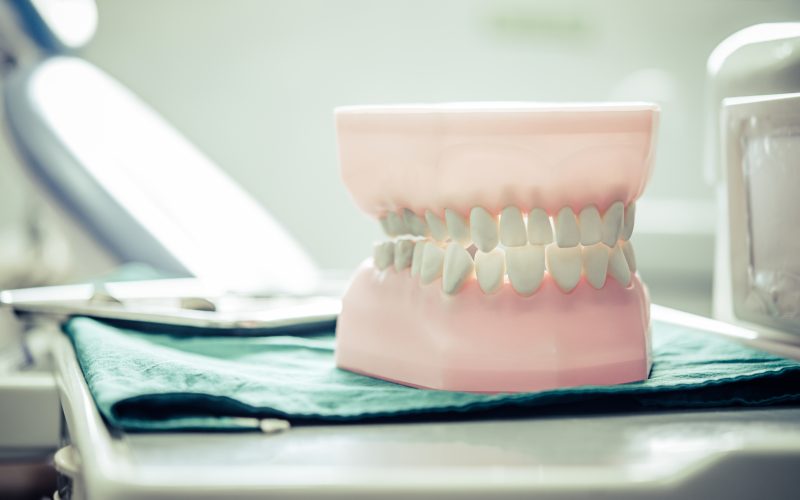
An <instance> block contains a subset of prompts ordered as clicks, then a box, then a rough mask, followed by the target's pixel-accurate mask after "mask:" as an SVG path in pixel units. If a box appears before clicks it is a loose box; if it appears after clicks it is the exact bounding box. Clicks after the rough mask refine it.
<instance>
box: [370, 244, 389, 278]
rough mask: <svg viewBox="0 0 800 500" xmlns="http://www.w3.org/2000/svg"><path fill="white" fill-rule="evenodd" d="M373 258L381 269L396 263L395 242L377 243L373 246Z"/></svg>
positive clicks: (376, 265)
mask: <svg viewBox="0 0 800 500" xmlns="http://www.w3.org/2000/svg"><path fill="white" fill-rule="evenodd" d="M372 260H373V261H374V262H375V267H377V268H378V269H380V270H381V271H383V270H384V269H386V268H387V267H389V266H390V265H392V264H393V263H394V243H392V242H391V241H384V242H383V243H376V244H375V246H374V247H373V254H372Z"/></svg>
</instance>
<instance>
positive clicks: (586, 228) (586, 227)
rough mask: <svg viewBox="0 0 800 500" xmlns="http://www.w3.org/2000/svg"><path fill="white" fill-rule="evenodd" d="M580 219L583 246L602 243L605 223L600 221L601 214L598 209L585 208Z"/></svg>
mask: <svg viewBox="0 0 800 500" xmlns="http://www.w3.org/2000/svg"><path fill="white" fill-rule="evenodd" d="M578 218H579V219H580V226H581V245H594V244H595V243H600V238H601V237H602V231H603V221H602V220H600V212H598V211H597V207H596V206H594V205H590V206H588V207H584V209H583V210H581V213H580V215H579V216H578Z"/></svg>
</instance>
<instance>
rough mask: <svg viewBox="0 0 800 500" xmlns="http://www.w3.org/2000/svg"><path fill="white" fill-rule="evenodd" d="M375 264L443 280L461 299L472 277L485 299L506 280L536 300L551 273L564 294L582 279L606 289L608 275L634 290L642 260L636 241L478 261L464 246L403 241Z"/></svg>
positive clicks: (520, 250)
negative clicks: (633, 276)
mask: <svg viewBox="0 0 800 500" xmlns="http://www.w3.org/2000/svg"><path fill="white" fill-rule="evenodd" d="M373 261H374V263H375V266H376V267H377V268H378V269H381V270H383V269H386V268H388V267H390V266H391V265H394V268H395V269H396V270H397V271H401V270H403V269H406V268H408V267H410V268H411V275H412V276H416V275H419V277H420V281H421V282H422V283H423V284H429V283H432V282H433V281H434V280H436V279H437V278H440V277H441V278H442V290H443V291H444V292H445V293H448V294H453V293H456V292H457V291H458V290H459V289H460V288H461V286H462V285H463V284H464V283H465V282H466V281H467V279H469V278H470V277H471V276H473V275H474V276H475V277H476V278H477V281H478V285H479V286H480V288H481V290H483V291H484V292H485V293H494V292H496V291H497V290H499V289H500V286H501V285H502V284H503V283H504V281H505V277H506V276H507V277H508V281H509V282H510V283H511V286H512V287H513V288H514V290H516V291H517V292H518V293H520V294H521V295H531V294H533V293H534V292H536V290H537V289H538V288H539V286H540V285H541V284H542V280H543V279H544V273H545V269H546V271H547V273H548V274H550V275H551V276H552V278H553V280H554V281H555V282H556V284H557V285H558V287H559V288H560V289H561V290H563V291H564V292H570V291H571V290H572V289H574V288H575V287H576V286H577V285H578V282H579V281H580V278H581V276H582V275H583V276H585V278H586V281H587V282H588V283H589V284H590V285H592V286H593V287H594V288H598V289H599V288H602V287H603V286H604V285H605V282H606V275H611V276H612V277H613V278H614V279H615V280H617V281H618V282H619V283H621V284H622V285H623V286H628V284H629V283H630V280H631V273H633V272H636V258H635V256H634V253H633V246H632V245H631V242H630V241H623V242H621V243H619V244H617V245H614V246H613V247H611V248H609V247H607V246H605V245H603V244H601V243H596V244H594V245H589V246H583V247H578V246H575V247H567V248H562V247H560V246H559V245H558V244H557V243H551V244H549V245H546V246H545V245H521V246H515V247H508V248H506V249H505V251H504V250H502V249H500V248H495V249H492V250H490V251H488V252H484V251H482V250H478V249H475V250H474V257H473V255H472V254H471V253H470V251H469V250H467V249H466V248H464V247H463V246H462V245H461V244H460V243H458V242H455V241H453V242H450V243H449V244H447V246H446V247H444V246H443V245H441V244H439V243H435V242H429V241H425V240H419V241H415V240H412V239H400V240H398V241H397V242H393V241H386V242H383V243H378V244H376V245H375V252H374V256H373Z"/></svg>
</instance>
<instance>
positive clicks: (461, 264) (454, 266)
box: [442, 242, 475, 295]
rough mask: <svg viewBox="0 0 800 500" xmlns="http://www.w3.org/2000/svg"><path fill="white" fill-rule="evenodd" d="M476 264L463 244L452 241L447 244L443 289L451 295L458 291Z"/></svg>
mask: <svg viewBox="0 0 800 500" xmlns="http://www.w3.org/2000/svg"><path fill="white" fill-rule="evenodd" d="M474 266H475V265H474V263H473V262H472V257H471V256H470V254H469V252H467V250H466V249H465V248H464V247H463V246H461V244H459V243H456V242H451V243H450V244H449V245H447V249H446V250H445V253H444V272H443V274H442V291H444V293H447V294H450V295H452V294H454V293H456V292H457V291H458V289H459V288H461V285H463V284H464V281H466V279H467V278H468V277H469V275H470V274H472V270H473V269H474Z"/></svg>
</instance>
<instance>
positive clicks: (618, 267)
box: [608, 245, 631, 286]
mask: <svg viewBox="0 0 800 500" xmlns="http://www.w3.org/2000/svg"><path fill="white" fill-rule="evenodd" d="M608 274H610V275H611V277H613V278H614V279H615V280H617V281H618V282H619V283H620V284H621V285H622V286H628V284H629V283H630V282H631V270H630V268H629V267H628V261H626V260H625V255H624V254H623V253H622V248H621V247H620V246H619V245H616V246H614V248H612V249H611V254H610V255H609V257H608Z"/></svg>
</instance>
